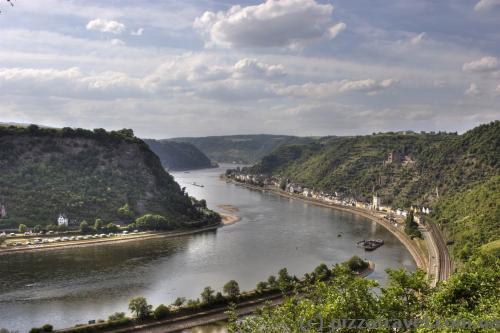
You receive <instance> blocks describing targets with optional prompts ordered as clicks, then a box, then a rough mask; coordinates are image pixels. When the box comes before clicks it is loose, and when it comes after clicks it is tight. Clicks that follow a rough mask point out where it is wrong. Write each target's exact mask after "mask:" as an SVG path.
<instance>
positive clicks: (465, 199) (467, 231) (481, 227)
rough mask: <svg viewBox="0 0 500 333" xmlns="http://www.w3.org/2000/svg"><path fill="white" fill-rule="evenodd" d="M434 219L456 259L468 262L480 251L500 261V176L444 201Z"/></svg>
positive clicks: (438, 206) (441, 201) (437, 209)
mask: <svg viewBox="0 0 500 333" xmlns="http://www.w3.org/2000/svg"><path fill="white" fill-rule="evenodd" d="M432 217H433V218H434V219H435V220H436V221H437V222H439V224H441V225H442V226H443V227H444V230H445V236H446V238H447V239H449V240H450V241H452V242H453V244H452V245H451V250H452V254H453V256H454V257H455V258H457V259H459V260H467V259H468V258H469V257H470V256H471V255H472V254H474V253H477V252H478V250H479V249H480V247H481V250H483V251H485V252H488V253H490V254H494V255H496V256H498V257H500V243H499V241H500V176H494V177H492V178H490V179H488V180H486V181H484V182H481V183H479V184H476V185H473V186H470V188H467V189H465V190H463V191H460V192H458V193H456V194H454V195H452V196H450V197H448V198H444V199H443V200H440V201H439V203H438V204H437V205H436V207H435V210H434V212H433V216H432Z"/></svg>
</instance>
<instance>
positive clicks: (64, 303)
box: [0, 167, 415, 333]
mask: <svg viewBox="0 0 500 333" xmlns="http://www.w3.org/2000/svg"><path fill="white" fill-rule="evenodd" d="M224 170H225V169H224V168H223V167H221V168H217V169H207V170H197V171H191V172H174V173H172V174H173V176H174V177H175V179H176V181H177V182H179V184H180V185H181V186H183V187H186V188H187V191H188V193H189V194H190V195H192V196H195V197H196V198H198V199H206V200H207V203H208V206H209V207H210V208H212V209H214V210H220V209H219V208H218V206H219V205H232V206H235V207H237V208H238V209H239V210H238V212H237V213H236V214H237V215H239V216H240V217H241V220H240V221H239V222H237V223H235V224H233V225H229V226H224V227H222V228H219V229H218V230H216V231H211V232H204V233H201V234H195V235H189V236H182V237H177V238H170V239H155V240H147V241H139V242H130V243H122V244H114V245H99V246H94V247H84V248H77V249H62V250H54V251H47V252H39V253H19V254H12V255H8V256H0V328H7V329H10V330H18V331H19V333H23V332H27V331H28V330H29V329H30V328H31V327H34V326H41V325H43V324H45V323H50V324H53V325H54V326H55V328H64V327H70V326H74V325H75V324H78V323H86V322H88V321H89V320H97V319H107V317H108V315H109V314H112V313H114V312H127V305H128V301H129V299H130V298H131V297H134V296H139V295H140V296H144V297H146V298H147V300H148V301H149V302H150V303H151V304H153V305H155V306H156V305H158V304H160V303H164V304H170V303H172V302H173V301H174V300H175V299H176V298H177V297H178V296H182V297H186V298H197V297H199V294H200V293H201V291H202V290H203V288H204V287H206V286H211V287H212V288H214V289H215V290H217V291H220V290H221V289H222V286H223V285H224V284H225V283H226V282H227V281H229V280H231V279H234V280H236V281H238V283H239V284H240V288H241V289H242V290H248V289H253V288H254V287H255V285H256V284H257V282H259V281H263V280H267V278H268V277H269V275H271V274H274V275H276V273H277V271H278V270H279V269H280V268H282V267H287V268H288V271H289V272H290V273H291V274H295V275H297V276H301V275H302V274H304V273H306V272H309V271H312V270H313V269H314V268H315V267H316V266H317V265H318V264H320V263H321V262H324V263H326V264H328V265H332V264H334V263H338V262H341V261H345V260H347V259H349V258H350V257H351V256H353V255H355V254H356V255H358V256H360V257H361V258H366V259H369V260H373V261H374V262H375V263H376V268H375V271H374V272H373V273H372V274H371V275H370V278H373V279H376V280H378V281H380V282H381V283H384V281H385V280H386V273H385V269H386V268H389V267H393V268H397V267H405V268H407V269H409V270H414V269H415V263H414V261H413V259H412V257H411V255H410V254H409V253H408V251H407V250H406V249H405V248H404V246H403V245H402V244H401V243H399V242H398V240H397V239H396V237H395V236H393V235H392V234H391V233H390V232H388V231H386V230H385V229H384V228H383V227H381V226H379V225H377V224H376V223H375V222H372V221H370V220H368V219H366V218H363V217H359V216H356V215H353V214H351V213H347V212H341V211H336V210H334V209H329V208H325V207H319V206H314V205H312V204H308V203H305V202H302V201H300V200H296V199H288V198H283V197H280V196H278V195H275V194H271V193H266V192H260V191H254V190H249V189H246V188H243V187H239V186H236V185H234V184H227V183H226V182H224V181H222V180H221V179H219V175H220V174H221V173H223V172H224ZM194 182H195V183H197V184H202V185H204V187H198V186H194V185H192V184H193V183H194ZM339 234H340V235H341V237H338V235H339ZM365 238H382V239H383V240H384V241H385V244H384V246H382V247H381V248H379V249H377V250H376V251H374V252H365V251H364V250H362V249H360V248H357V247H356V241H359V240H362V239H365ZM197 331H198V330H197ZM207 331H208V330H207ZM210 331H211V330H210Z"/></svg>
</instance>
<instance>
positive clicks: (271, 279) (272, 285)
mask: <svg viewBox="0 0 500 333" xmlns="http://www.w3.org/2000/svg"><path fill="white" fill-rule="evenodd" d="M267 283H268V285H269V287H270V288H273V289H274V288H277V287H278V281H276V277H275V276H274V275H271V276H269V277H268V278H267Z"/></svg>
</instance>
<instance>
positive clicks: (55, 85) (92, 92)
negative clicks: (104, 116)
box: [0, 67, 149, 99]
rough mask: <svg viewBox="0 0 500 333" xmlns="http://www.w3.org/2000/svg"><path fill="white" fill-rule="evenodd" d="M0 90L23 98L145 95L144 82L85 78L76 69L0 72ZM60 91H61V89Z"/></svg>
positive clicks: (112, 75) (110, 75)
mask: <svg viewBox="0 0 500 333" xmlns="http://www.w3.org/2000/svg"><path fill="white" fill-rule="evenodd" d="M0 86H5V87H8V88H7V93H9V94H16V95H26V96H37V95H38V96H44V97H45V96H58V97H72V98H84V99H85V98H88V99H92V98H98V99H102V98H104V99H114V98H119V97H127V96H136V97H137V96H140V95H143V94H145V93H148V92H149V91H148V88H149V87H148V86H147V82H145V81H143V80H142V79H138V78H132V77H130V76H129V75H127V74H125V73H121V72H114V71H105V72H102V73H97V74H85V73H83V72H82V71H81V69H80V68H78V67H71V68H68V69H56V68H44V69H35V68H2V69H0ZM60 87H64V89H61V88H60Z"/></svg>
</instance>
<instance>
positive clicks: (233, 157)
mask: <svg viewBox="0 0 500 333" xmlns="http://www.w3.org/2000/svg"><path fill="white" fill-rule="evenodd" d="M168 141H174V142H188V143H191V144H193V145H195V146H196V147H197V148H198V149H200V150H201V151H202V152H203V153H205V154H206V155H207V156H208V157H209V158H210V159H211V160H212V161H215V162H219V163H233V162H236V163H243V164H254V163H256V162H258V161H259V160H260V159H261V158H262V157H264V156H265V155H267V154H269V153H271V152H272V151H273V150H275V149H276V148H277V147H279V146H281V145H284V144H293V143H298V142H311V141H312V139H310V138H299V137H295V136H287V135H269V134H256V135H227V136H207V137H199V138H174V139H169V140H168Z"/></svg>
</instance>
